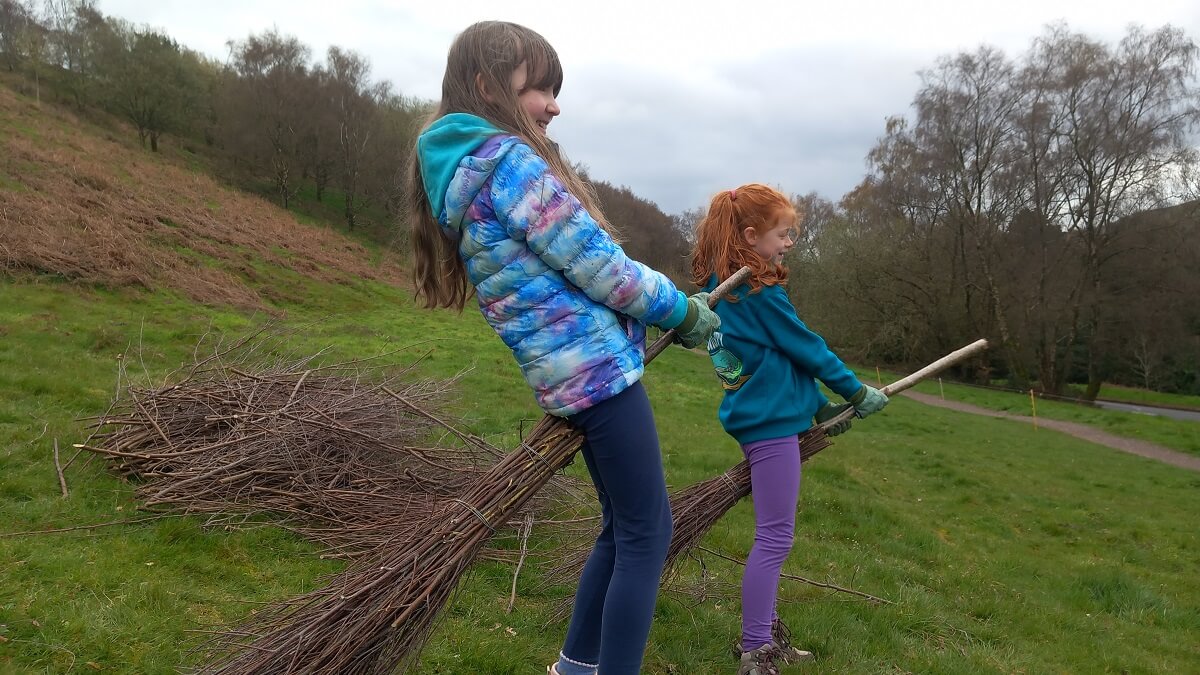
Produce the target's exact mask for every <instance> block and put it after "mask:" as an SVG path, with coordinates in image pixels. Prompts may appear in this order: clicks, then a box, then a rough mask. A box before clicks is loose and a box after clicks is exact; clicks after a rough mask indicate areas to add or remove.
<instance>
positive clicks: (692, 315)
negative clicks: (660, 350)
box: [675, 293, 721, 349]
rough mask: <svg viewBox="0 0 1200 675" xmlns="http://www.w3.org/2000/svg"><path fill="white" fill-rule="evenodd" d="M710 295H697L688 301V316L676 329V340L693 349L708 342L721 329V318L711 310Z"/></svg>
mask: <svg viewBox="0 0 1200 675" xmlns="http://www.w3.org/2000/svg"><path fill="white" fill-rule="evenodd" d="M709 295H710V294H709V293H697V294H695V295H693V296H691V297H690V298H688V299H687V315H686V316H684V317H683V321H682V322H681V323H680V324H679V325H678V326H676V327H675V340H676V341H677V342H678V343H679V344H681V345H683V346H684V347H686V348H688V349H691V348H693V347H699V346H700V345H702V344H705V343H707V342H708V338H709V337H710V336H712V334H713V331H715V330H716V329H718V328H720V327H721V317H719V316H717V313H716V312H714V311H712V310H711V309H709V307H708V296H709Z"/></svg>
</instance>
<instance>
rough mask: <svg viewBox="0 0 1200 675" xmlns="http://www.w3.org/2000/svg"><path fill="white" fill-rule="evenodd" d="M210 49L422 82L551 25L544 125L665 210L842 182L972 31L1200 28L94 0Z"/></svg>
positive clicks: (1148, 5)
mask: <svg viewBox="0 0 1200 675" xmlns="http://www.w3.org/2000/svg"><path fill="white" fill-rule="evenodd" d="M99 7H100V9H101V11H103V12H104V13H105V14H107V15H111V16H117V17H121V18H124V19H127V20H129V21H132V22H133V23H135V24H138V25H149V26H151V27H154V28H159V29H163V30H165V31H166V32H167V33H168V34H169V35H171V36H172V37H173V38H175V39H176V40H178V41H179V42H180V43H182V44H184V45H186V46H187V47H190V48H192V49H195V50H198V51H201V52H204V53H206V54H209V55H211V56H213V57H215V58H218V59H220V60H222V61H225V60H226V59H227V58H228V51H229V50H228V47H227V45H226V42H227V41H228V40H231V39H234V40H238V39H243V38H245V37H247V36H248V35H250V34H252V33H260V32H263V31H265V30H269V29H271V28H276V29H278V30H279V32H281V33H284V34H287V35H294V36H296V37H297V38H299V39H300V40H301V41H302V42H304V43H306V44H307V45H309V46H310V47H311V48H312V50H313V53H314V56H315V57H316V58H318V59H320V58H322V57H323V54H324V53H325V50H326V49H327V48H328V47H329V46H330V45H338V46H341V47H345V48H350V49H353V50H355V51H357V52H359V53H360V54H362V55H364V56H366V57H367V58H368V59H369V60H370V61H371V64H372V66H373V75H374V79H376V80H389V81H391V83H392V84H393V85H394V90H395V91H399V92H401V93H404V94H406V95H411V96H418V97H422V98H428V99H436V98H437V97H438V96H439V93H440V90H441V78H442V71H443V69H444V67H445V59H446V51H447V49H448V48H449V45H450V42H451V40H452V39H453V38H454V35H455V34H456V33H458V32H459V31H461V30H462V29H463V28H464V27H466V26H467V25H469V24H470V23H472V22H474V21H478V20H482V19H503V20H507V21H515V22H517V23H521V24H524V25H526V26H529V27H530V28H533V29H534V30H536V31H538V32H539V33H541V34H542V35H544V36H546V38H547V39H549V41H550V43H551V44H553V45H554V47H555V49H557V50H558V53H559V57H560V58H561V59H562V62H563V68H564V71H565V79H564V83H563V90H562V93H561V95H560V96H559V104H560V106H561V107H562V115H561V116H560V117H559V118H558V119H556V120H555V121H554V123H553V124H551V125H550V135H551V137H553V138H554V139H555V140H557V141H558V142H559V144H560V145H561V146H562V147H563V149H564V150H565V152H566V154H567V156H568V158H569V159H571V160H572V161H576V162H582V163H583V164H585V165H587V167H588V168H589V170H590V172H591V174H592V176H593V177H595V178H599V179H602V180H606V181H608V182H610V183H613V184H616V185H625V186H628V187H629V188H630V189H631V190H633V191H634V192H635V193H636V194H638V195H640V196H642V197H645V198H647V199H650V200H652V201H654V202H656V203H658V205H659V206H660V207H661V208H662V209H663V210H664V211H666V212H668V213H678V212H680V211H682V210H684V209H687V208H694V207H700V206H703V205H705V204H707V202H708V199H709V197H710V196H711V195H712V194H713V193H715V192H717V191H720V190H723V189H728V188H730V187H734V186H736V185H739V184H741V183H747V182H765V183H769V184H772V185H777V186H779V187H781V188H783V189H784V190H785V191H787V192H794V193H806V192H809V191H816V192H819V193H821V194H822V195H824V196H826V197H829V198H831V199H837V198H840V197H841V196H842V195H843V194H844V193H845V192H847V191H848V190H850V189H851V188H852V187H854V185H856V184H857V183H858V182H859V181H860V180H861V179H862V177H863V175H864V174H865V172H866V165H865V161H864V160H865V157H866V154H867V152H868V151H869V150H870V148H871V146H872V145H873V144H874V143H875V141H876V139H877V138H878V137H879V136H880V135H881V134H882V132H883V125H884V120H885V119H886V118H887V117H889V116H892V115H897V114H908V112H909V103H910V102H911V100H912V97H913V95H914V94H915V93H916V90H917V86H918V83H919V79H918V75H917V72H918V71H919V70H921V69H922V68H927V67H930V66H932V65H933V64H934V62H935V60H936V59H937V58H938V57H939V56H942V55H948V54H953V53H956V52H958V51H964V50H967V51H969V50H974V49H975V48H976V47H978V46H979V45H981V44H989V45H992V46H995V47H999V48H1000V49H1003V50H1004V51H1005V52H1006V53H1007V54H1008V55H1010V56H1014V57H1015V56H1017V55H1019V54H1021V53H1022V52H1024V51H1025V50H1026V49H1027V48H1028V46H1029V44H1030V41H1031V40H1032V39H1033V38H1034V37H1035V36H1037V35H1040V34H1041V33H1043V32H1044V30H1045V26H1046V25H1047V24H1049V23H1052V22H1055V21H1065V22H1066V23H1067V24H1068V25H1069V27H1070V28H1071V29H1073V30H1076V31H1080V32H1084V33H1087V34H1089V35H1091V36H1093V37H1096V38H1100V39H1104V40H1107V41H1110V42H1115V41H1117V40H1119V39H1120V37H1121V36H1122V35H1123V34H1124V33H1125V30H1126V27H1127V26H1129V25H1130V24H1139V25H1142V26H1145V27H1146V28H1149V29H1154V28H1159V27H1161V26H1162V25H1164V24H1168V23H1169V24H1171V25H1174V26H1176V27H1179V28H1182V29H1184V30H1185V31H1186V32H1187V33H1188V35H1189V37H1191V38H1192V39H1193V40H1200V2H1197V1H1196V0H1135V1H1132V2H1131V1H1129V0H1121V1H1119V2H1113V1H1111V0H1089V1H1086V2H1085V1H1083V0H1009V1H1006V2H997V1H995V0H989V1H988V2H983V1H981V0H954V1H950V0H892V1H876V2H865V1H862V0H832V1H830V2H821V3H808V2H785V1H781V0H780V1H775V2H765V1H761V0H727V1H726V2H708V1H706V0H692V1H691V2H656V1H654V0H641V1H632V2H631V1H627V0H604V1H602V2H601V1H593V2H573V1H570V0H557V1H556V2H541V3H536V4H534V3H525V2H512V1H506V2H479V1H477V0H453V1H452V2H448V1H441V2H439V1H437V0H433V1H429V0H426V1H425V2H411V1H409V0H392V1H383V0H339V1H338V2H327V1H322V2H315V1H313V0H287V1H284V0H206V1H205V2H199V1H197V0H99Z"/></svg>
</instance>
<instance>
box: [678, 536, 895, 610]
mask: <svg viewBox="0 0 1200 675" xmlns="http://www.w3.org/2000/svg"><path fill="white" fill-rule="evenodd" d="M696 548H697V549H699V550H701V551H704V552H705V553H708V554H709V555H714V556H716V557H718V558H721V559H723V560H728V561H729V562H731V563H736V564H738V565H741V566H742V567H745V566H746V561H745V560H739V559H738V558H735V557H733V556H731V555H726V554H724V553H721V552H720V551H714V550H713V549H711V548H708V547H706V546H697V547H696ZM779 578H780V579H788V580H789V581H799V582H800V583H802V584H808V585H810V586H817V587H818V588H828V589H829V590H831V591H838V592H839V593H849V594H851V595H857V596H858V597H860V598H866V599H867V600H870V601H872V602H879V603H882V604H885V605H890V604H892V601H891V600H884V599H883V598H877V597H875V596H874V595H871V594H870V593H863V592H862V591H856V590H854V589H853V588H843V587H841V586H835V585H834V584H827V583H824V582H821V581H813V580H812V579H807V578H805V577H801V576H796V575H795V574H787V573H784V572H780V573H779Z"/></svg>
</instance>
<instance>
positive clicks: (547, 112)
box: [511, 61, 562, 134]
mask: <svg viewBox="0 0 1200 675" xmlns="http://www.w3.org/2000/svg"><path fill="white" fill-rule="evenodd" d="M511 82H512V88H513V91H514V92H516V94H517V102H518V103H519V104H520V105H521V109H522V110H524V111H525V113H526V114H528V115H529V117H530V119H532V120H533V123H534V126H536V127H537V128H538V130H539V131H541V132H542V133H543V134H545V133H546V127H547V126H549V125H550V122H551V120H553V119H554V118H555V117H557V116H558V114H559V113H560V112H562V111H561V110H560V109H559V107H558V101H556V100H555V92H554V89H555V88H554V87H553V86H547V87H545V88H540V89H539V88H537V87H536V86H531V85H530V84H529V64H528V62H527V61H522V62H521V65H519V66H517V69H516V70H514V71H513V73H512V80H511Z"/></svg>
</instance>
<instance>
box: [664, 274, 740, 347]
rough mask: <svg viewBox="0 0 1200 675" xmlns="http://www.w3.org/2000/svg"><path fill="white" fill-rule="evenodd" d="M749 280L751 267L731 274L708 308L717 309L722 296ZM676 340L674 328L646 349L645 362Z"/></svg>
mask: <svg viewBox="0 0 1200 675" xmlns="http://www.w3.org/2000/svg"><path fill="white" fill-rule="evenodd" d="M749 278H750V268H749V267H743V268H742V269H740V270H738V271H736V272H734V273H733V274H731V275H730V276H729V278H728V279H726V280H725V281H722V282H721V283H720V285H718V286H717V287H716V288H714V289H713V290H712V293H711V294H709V296H708V306H709V307H715V306H716V305H717V302H718V301H720V300H721V296H723V295H725V294H726V293H729V292H730V291H732V290H733V289H735V288H737V287H738V286H741V285H742V283H743V282H744V281H746V279H749ZM674 340H675V329H674V328H672V329H671V330H669V331H667V332H665V333H663V334H662V336H661V337H660V338H658V339H657V340H655V341H654V344H652V345H650V346H649V347H647V348H646V359H645V362H646V363H650V361H652V360H654V357H656V356H658V355H659V354H661V353H662V352H663V350H664V349H666V348H667V346H668V345H670V344H671V342H673V341H674Z"/></svg>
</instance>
